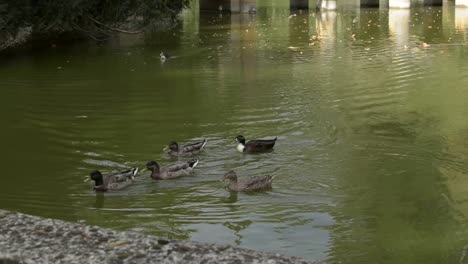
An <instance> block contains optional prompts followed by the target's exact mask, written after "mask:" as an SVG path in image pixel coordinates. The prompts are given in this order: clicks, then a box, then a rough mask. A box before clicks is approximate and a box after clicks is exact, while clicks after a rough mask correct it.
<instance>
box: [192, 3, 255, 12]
mask: <svg viewBox="0 0 468 264" xmlns="http://www.w3.org/2000/svg"><path fill="white" fill-rule="evenodd" d="M256 2H257V1H256V0H200V10H201V11H209V12H219V11H221V12H225V11H228V12H232V13H248V12H253V11H256Z"/></svg>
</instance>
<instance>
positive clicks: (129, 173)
mask: <svg viewBox="0 0 468 264" xmlns="http://www.w3.org/2000/svg"><path fill="white" fill-rule="evenodd" d="M137 173H138V168H131V169H129V170H126V171H122V172H116V173H112V174H109V175H107V176H106V177H105V178H104V184H103V185H100V186H98V188H99V191H107V190H119V189H122V188H125V187H127V186H128V185H130V184H131V183H132V182H133V180H134V179H135V175H136V174H137ZM95 189H96V190H98V189H97V188H95Z"/></svg>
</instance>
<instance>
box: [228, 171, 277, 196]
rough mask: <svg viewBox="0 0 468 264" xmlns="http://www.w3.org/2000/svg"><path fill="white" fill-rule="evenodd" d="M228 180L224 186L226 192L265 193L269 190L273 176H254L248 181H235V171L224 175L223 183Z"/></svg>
mask: <svg viewBox="0 0 468 264" xmlns="http://www.w3.org/2000/svg"><path fill="white" fill-rule="evenodd" d="M225 180H229V184H228V185H227V186H226V187H227V189H228V190H230V191H233V192H255V191H266V190H270V189H271V183H272V182H273V176H255V177H251V178H248V179H242V180H238V179H237V173H236V172H235V171H228V172H227V173H226V174H224V177H223V181H225Z"/></svg>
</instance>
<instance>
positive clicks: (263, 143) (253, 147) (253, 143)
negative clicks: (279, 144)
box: [236, 135, 278, 153]
mask: <svg viewBox="0 0 468 264" xmlns="http://www.w3.org/2000/svg"><path fill="white" fill-rule="evenodd" d="M277 139H278V138H277V137H275V138H274V139H256V140H249V141H247V142H246V141H245V138H244V137H243V136H240V135H239V136H237V137H236V141H237V147H236V149H237V151H239V152H241V153H242V152H247V153H253V152H263V151H268V150H271V149H273V147H274V146H275V143H276V140H277Z"/></svg>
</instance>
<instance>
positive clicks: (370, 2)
mask: <svg viewBox="0 0 468 264" xmlns="http://www.w3.org/2000/svg"><path fill="white" fill-rule="evenodd" d="M379 2H380V1H379V0H361V7H379Z"/></svg>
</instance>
